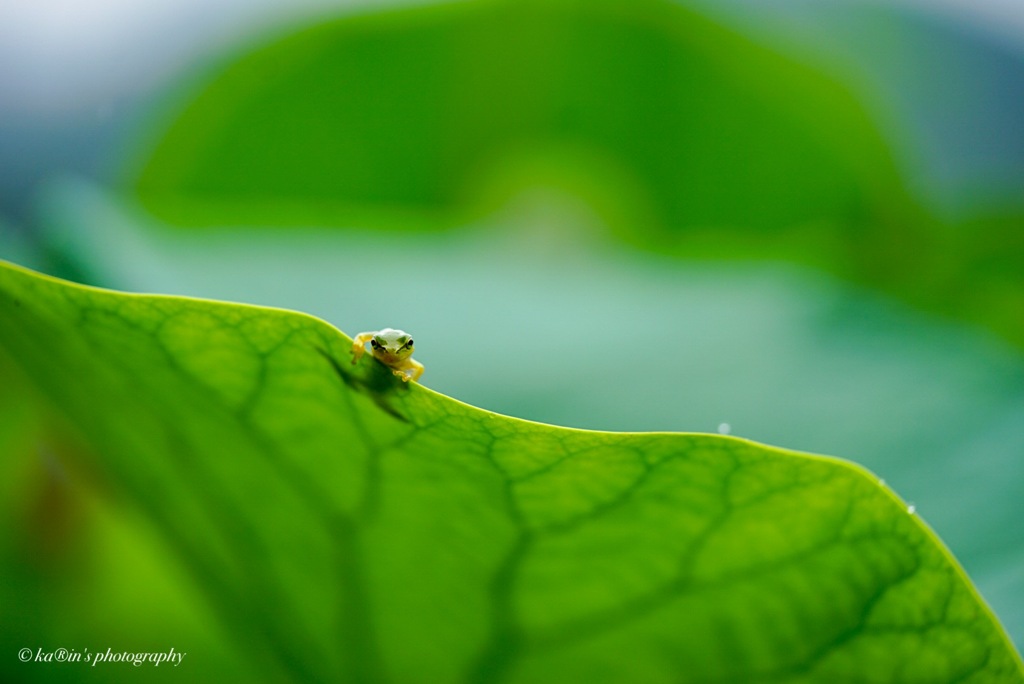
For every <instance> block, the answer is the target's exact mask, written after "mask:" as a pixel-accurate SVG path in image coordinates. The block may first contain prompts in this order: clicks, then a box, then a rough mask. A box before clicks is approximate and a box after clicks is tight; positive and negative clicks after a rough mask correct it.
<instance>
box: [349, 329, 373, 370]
mask: <svg viewBox="0 0 1024 684" xmlns="http://www.w3.org/2000/svg"><path fill="white" fill-rule="evenodd" d="M375 334H376V333H373V332H361V333H359V334H358V335H356V336H355V337H354V338H353V339H352V365H353V366H354V365H355V364H356V363H358V362H359V359H361V358H363V354H365V353H366V343H367V342H369V341H370V340H372V339H373V336H374V335H375Z"/></svg>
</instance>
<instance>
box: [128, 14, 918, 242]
mask: <svg viewBox="0 0 1024 684" xmlns="http://www.w3.org/2000/svg"><path fill="white" fill-rule="evenodd" d="M144 156H145V158H144V159H143V160H142V164H141V169H140V170H139V173H138V175H137V177H134V178H132V179H131V183H132V185H133V186H134V187H135V188H136V189H137V190H138V192H139V195H140V196H141V198H142V199H143V200H144V201H145V202H146V204H147V205H148V206H149V207H150V208H152V209H154V210H155V211H157V213H159V214H161V215H163V216H167V217H171V218H172V219H174V220H175V221H176V222H181V223H185V224H191V223H197V224H200V225H210V224H213V225H217V224H237V223H238V222H244V223H257V224H263V225H266V224H270V225H296V224H299V225H301V224H308V223H310V222H313V223H317V224H321V223H324V222H327V223H329V224H338V223H340V224H342V225H351V223H352V222H353V221H361V220H367V221H369V222H371V223H373V224H380V223H381V222H382V220H387V219H386V217H387V216H389V215H391V218H395V217H394V216H393V213H394V212H397V213H398V218H399V219H400V221H399V223H400V224H401V225H404V226H405V227H406V228H410V227H411V228H416V227H422V225H423V222H424V219H425V218H426V219H427V220H428V221H429V220H430V218H440V219H441V221H442V222H449V221H450V220H451V218H452V217H453V216H459V215H461V214H463V213H465V212H466V211H467V210H469V209H470V208H471V207H469V206H466V205H467V203H468V204H474V203H476V202H478V201H486V199H487V196H488V195H489V194H490V193H491V192H494V193H497V194H498V195H499V196H501V195H505V194H506V193H512V192H514V191H515V185H516V184H517V183H521V182H527V183H537V182H538V181H539V182H544V181H551V182H554V183H556V184H560V185H561V184H568V185H569V186H571V187H573V189H574V190H576V191H578V192H581V193H583V194H585V195H587V197H588V199H590V200H592V201H593V203H594V204H595V205H596V206H598V207H601V208H602V209H603V210H605V212H606V213H607V214H608V215H609V216H608V218H609V219H613V220H614V219H620V220H622V223H623V225H622V226H617V227H621V228H622V229H623V230H625V231H631V232H636V231H637V230H638V228H639V227H641V226H642V227H643V228H644V229H645V230H651V231H656V229H658V228H661V229H665V230H668V231H670V232H676V231H680V230H683V229H692V228H695V227H699V228H701V229H706V228H708V227H714V228H718V227H722V226H728V227H739V228H741V229H744V230H751V231H754V232H756V231H761V230H766V231H770V232H772V233H778V232H785V231H789V230H792V229H793V227H794V226H799V225H802V224H807V223H808V222H816V223H820V222H823V221H824V222H832V221H835V222H838V223H840V224H841V225H842V226H843V227H844V229H849V230H850V233H851V235H847V236H846V237H847V238H852V233H853V232H856V231H862V232H866V233H871V234H872V235H873V236H874V237H885V236H888V235H890V234H892V233H895V232H898V235H899V239H900V240H903V239H909V238H910V237H912V227H913V225H912V224H913V221H911V220H910V216H909V214H913V210H912V209H911V207H910V206H909V205H910V201H909V199H908V197H907V195H906V193H905V192H904V191H903V190H902V189H901V184H900V182H899V180H898V178H897V176H896V170H895V167H894V165H893V164H892V161H891V159H890V158H889V154H888V152H887V151H886V149H885V146H884V144H883V142H882V140H881V137H880V136H879V135H878V133H877V131H876V130H875V129H874V127H873V125H872V124H871V123H870V121H869V120H868V117H867V116H866V114H865V112H864V110H863V107H861V106H860V105H859V104H858V103H857V102H856V101H855V100H854V98H853V97H852V96H851V95H850V94H849V93H848V92H846V91H845V90H844V89H843V88H842V87H841V86H839V85H837V84H836V83H834V82H833V81H831V80H829V79H828V78H826V77H824V76H822V75H821V74H818V73H815V72H814V71H812V70H811V69H808V68H807V67H805V66H802V65H799V64H797V63H796V62H793V61H789V60H786V59H784V58H782V57H780V56H779V55H778V54H775V53H773V52H772V51H770V50H767V49H764V48H762V47H759V46H757V45H755V44H753V43H752V42H750V41H749V40H746V39H744V38H742V37H740V36H738V35H736V34H734V33H732V32H730V31H728V30H726V29H723V28H721V27H720V26H717V25H716V24H714V23H712V22H710V21H708V20H707V19H705V18H703V17H701V16H699V15H698V14H697V13H695V12H693V11H691V10H687V9H686V8H684V7H682V6H681V5H679V4H677V3H673V2H667V1H665V0H644V1H639V2H631V3H622V2H590V3H577V2H564V1H561V0H555V1H551V0H547V1H545V2H520V1H516V2H509V1H505V0H500V1H497V2H475V3H456V4H444V5H441V6H426V7H417V8H412V9H410V8H405V9H401V10H391V11H378V12H374V13H371V14H366V15H360V16H355V17H346V18H342V19H340V20H338V21H332V22H327V23H322V24H319V25H316V26H314V27H311V28H309V29H307V30H304V31H301V32H297V33H295V34H293V35H290V36H288V37H286V38H284V39H282V40H278V41H274V42H272V43H269V44H266V45H263V46H260V47H259V48H258V49H256V50H254V51H252V52H251V53H249V54H246V55H243V56H242V57H240V58H238V59H237V60H233V61H232V63H231V64H230V65H229V66H227V67H226V68H224V69H222V70H219V73H217V74H215V76H214V77H213V78H212V79H210V81H209V82H208V83H206V84H204V85H203V87H202V89H201V91H200V92H199V93H198V95H197V96H196V97H195V98H194V100H193V101H191V102H189V103H188V105H187V106H186V107H184V109H183V111H181V112H180V114H177V115H176V116H175V119H174V121H173V124H172V125H171V126H170V128H169V129H168V130H167V131H166V133H165V134H163V135H162V136H161V139H160V140H159V142H158V143H157V144H156V146H155V149H154V150H153V151H152V153H151V154H149V153H148V151H147V153H145V154H144ZM537 175H540V178H538V177H537ZM914 220H917V217H916V215H915V219H914ZM875 224H879V225H881V224H885V225H887V228H888V230H887V231H884V232H878V233H875V232H874V231H873V230H872V229H871V228H869V227H868V226H872V225H875ZM861 237H868V236H867V235H864V236H861ZM894 242H895V240H894Z"/></svg>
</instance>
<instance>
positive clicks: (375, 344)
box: [370, 340, 380, 349]
mask: <svg viewBox="0 0 1024 684" xmlns="http://www.w3.org/2000/svg"><path fill="white" fill-rule="evenodd" d="M370 346H371V347H373V348H374V349H380V342H378V341H377V340H370Z"/></svg>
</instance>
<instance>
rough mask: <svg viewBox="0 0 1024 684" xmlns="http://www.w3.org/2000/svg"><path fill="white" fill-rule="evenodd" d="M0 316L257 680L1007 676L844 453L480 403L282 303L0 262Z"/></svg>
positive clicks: (1005, 651)
mask: <svg viewBox="0 0 1024 684" xmlns="http://www.w3.org/2000/svg"><path fill="white" fill-rule="evenodd" d="M0 311H2V312H3V316H0V345H2V346H3V347H4V348H5V349H6V350H7V352H9V354H10V356H11V357H12V358H14V359H15V360H16V361H17V362H18V363H19V364H20V365H21V366H22V367H23V368H24V369H25V371H26V372H27V374H28V375H29V376H30V377H31V378H33V380H34V381H35V382H36V383H37V384H38V385H39V386H40V388H42V389H43V390H44V391H45V392H46V393H47V394H48V395H49V396H50V397H51V398H52V400H53V401H54V403H55V404H56V405H58V406H60V407H61V408H62V409H63V410H64V411H65V412H66V413H67V415H68V416H69V418H70V419H71V420H72V422H73V423H74V424H76V425H77V426H78V427H79V428H80V429H81V430H82V432H83V434H84V435H85V436H86V438H87V439H88V440H89V441H90V442H91V443H92V445H93V446H94V447H95V449H96V452H97V453H98V454H99V460H100V466H101V468H102V469H103V471H104V472H105V473H106V474H107V475H108V476H109V477H110V478H111V480H112V481H113V482H115V483H117V484H118V485H119V486H121V487H123V488H124V489H125V490H126V491H128V492H129V493H130V494H131V495H132V496H133V497H134V498H135V499H136V500H137V501H138V503H139V505H141V506H142V507H143V508H144V510H145V511H146V512H147V513H148V514H149V515H150V516H151V518H152V519H153V520H154V521H155V523H156V525H157V527H158V529H160V530H161V532H162V533H163V534H164V535H166V538H167V540H168V543H169V544H170V545H171V547H172V548H173V549H174V550H175V552H176V553H177V554H178V555H179V556H180V557H181V558H182V559H183V562H184V564H185V565H186V566H187V567H188V568H189V570H190V571H191V572H192V573H193V574H194V575H195V576H196V577H197V578H198V580H199V583H200V584H201V586H202V587H203V589H204V590H205V591H206V596H207V597H208V600H209V601H210V602H211V604H212V605H213V607H214V608H215V609H216V610H217V611H218V612H219V614H220V615H221V616H222V617H223V619H224V620H225V622H226V624H227V625H228V626H229V627H230V628H231V630H232V631H233V632H234V633H235V634H236V635H237V636H238V637H239V643H240V644H243V643H247V642H249V643H258V644H260V645H261V650H263V652H264V657H265V658H266V659H267V661H268V662H269V663H270V664H271V665H272V666H273V667H274V668H275V669H274V670H272V671H275V672H278V673H280V675H281V677H282V678H285V679H288V678H291V679H295V680H303V679H304V680H321V681H326V680H339V679H340V680H343V681H363V682H378V681H380V682H401V681H432V682H498V681H501V682H576V681H578V682H584V681H597V682H620V681H787V682H788V681H793V682H796V681H842V680H844V679H849V678H851V677H853V676H854V674H855V673H861V674H863V673H870V678H871V681H879V682H888V681H892V682H897V681H907V680H906V673H908V672H909V673H914V676H915V677H917V678H918V679H917V680H916V681H929V682H962V681H967V682H989V681H992V682H996V681H999V682H1019V681H1022V677H1021V669H1020V663H1019V660H1018V659H1017V656H1016V655H1015V652H1014V651H1013V649H1012V647H1011V646H1010V645H1009V644H1008V642H1007V640H1006V638H1005V635H1004V634H1003V633H1002V631H1001V630H1000V628H999V626H998V623H996V622H995V621H994V619H993V618H992V616H991V614H990V613H989V612H988V610H987V608H986V607H985V606H984V604H983V603H982V602H981V601H980V600H979V598H978V597H977V595H976V593H975V592H974V590H973V588H972V587H971V585H970V584H969V582H968V581H967V579H966V578H965V577H964V576H963V574H962V573H961V571H960V570H959V569H958V567H957V566H956V564H955V562H954V561H952V559H951V558H950V557H949V556H948V555H947V554H946V553H945V551H944V550H943V549H942V547H941V545H940V544H939V543H938V542H937V540H936V539H935V538H934V537H933V535H932V534H931V533H930V531H928V529H927V528H926V527H925V526H924V525H923V524H922V523H921V521H920V520H919V519H918V518H917V517H916V516H914V515H912V514H909V513H908V512H907V510H906V507H905V505H904V504H902V503H901V502H900V501H899V499H898V498H897V497H896V496H895V495H894V494H893V493H892V492H890V491H889V490H887V489H885V488H884V487H883V486H880V485H879V483H878V482H877V480H876V479H875V478H873V477H872V476H870V475H869V474H868V473H867V472H866V471H864V470H862V469H860V468H858V467H856V466H853V465H851V464H849V463H846V462H842V461H838V460H834V459H827V458H821V457H816V456H809V455H803V454H797V453H792V452H786V451H783V450H779V449H773V448H769V447H765V446H761V445H758V444H755V443H751V442H747V441H743V440H738V439H734V438H728V437H721V436H712V435H699V434H667V433H666V434H627V433H601V432H587V431H578V430H570V429H565V428H558V427H553V426H547V425H542V424H537V423H531V422H526V421H520V420H516V419H512V418H507V417H503V416H499V415H496V414H492V413H489V412H486V411H483V410H480V409H476V408H473V407H470V406H467V405H465V404H461V403H460V402H457V401H455V400H453V399H450V398H448V397H444V396H442V395H439V394H436V393H434V392H432V391H430V390H429V389H427V388H425V387H422V386H417V385H412V386H406V385H403V384H402V383H400V382H398V381H397V380H396V379H395V378H393V377H392V376H391V375H390V373H389V372H388V371H387V370H386V369H384V368H383V367H382V366H380V364H378V363H376V362H375V361H373V360H372V359H369V358H368V357H366V358H364V360H363V361H362V362H360V364H358V365H356V366H351V365H349V363H348V359H349V354H348V350H349V347H350V344H351V341H350V339H349V338H347V337H345V336H344V335H343V334H341V333H339V332H338V331H337V330H336V329H334V328H332V327H331V326H329V325H327V324H326V323H324V322H322V321H320V320H317V319H314V318H312V317H309V316H306V315H302V314H297V313H292V312H288V311H283V310H273V309H265V308H258V307H251V306H242V305H235V304H226V303H217V302H210V301H201V300H193V299H185V298H174V297H158V296H139V295H125V294H118V293H114V292H109V291H103V290H96V289H91V288H86V287H82V286H77V285H72V284H69V283H66V282H62V281H58V280H55V279H52V278H48V277H44V276H39V275H36V274H33V273H31V272H29V271H25V270H23V269H20V268H17V267H13V266H9V265H3V266H0ZM420 346H421V348H423V347H424V346H425V345H423V343H422V342H421V345H420ZM428 373H429V370H428ZM425 377H426V378H429V374H428V375H427V376H425ZM268 671H271V670H268Z"/></svg>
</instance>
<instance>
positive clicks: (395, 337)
mask: <svg viewBox="0 0 1024 684" xmlns="http://www.w3.org/2000/svg"><path fill="white" fill-rule="evenodd" d="M367 342H369V343H370V349H371V351H372V353H373V357H374V358H375V359H377V360H378V361H380V362H381V363H383V364H384V365H385V366H387V367H388V368H390V369H391V372H392V373H394V374H395V375H397V376H398V377H400V378H402V382H409V381H410V380H418V379H419V377H420V376H421V375H423V364H422V363H420V362H419V361H414V360H413V359H412V358H411V357H412V350H413V346H412V336H411V335H410V334H409V333H407V332H404V331H402V330H393V329H392V328H384V329H383V330H377V331H374V332H361V333H359V334H358V335H356V337H355V339H354V340H352V363H353V364H355V363H356V362H358V361H359V359H360V358H362V356H363V354H364V353H365V352H366V343H367Z"/></svg>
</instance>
